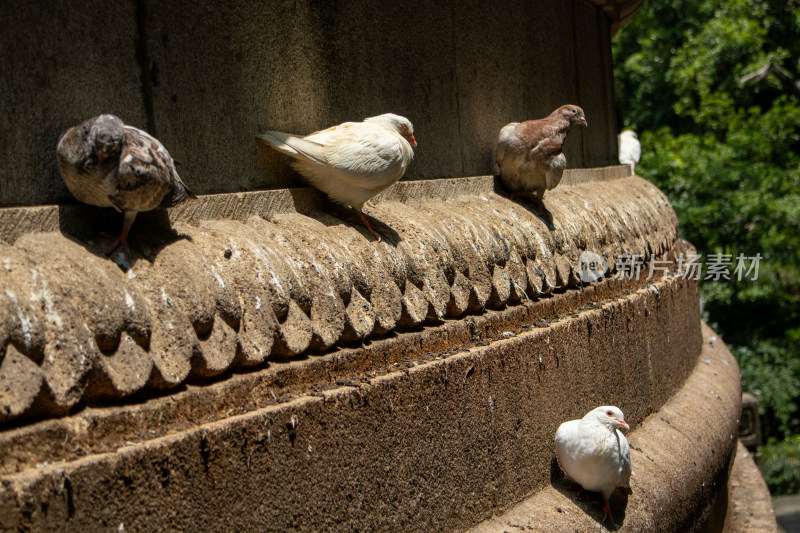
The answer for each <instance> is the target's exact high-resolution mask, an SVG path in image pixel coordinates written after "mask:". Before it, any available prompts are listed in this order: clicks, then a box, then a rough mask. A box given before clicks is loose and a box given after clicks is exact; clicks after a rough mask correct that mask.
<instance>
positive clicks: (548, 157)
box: [495, 105, 587, 215]
mask: <svg viewBox="0 0 800 533" xmlns="http://www.w3.org/2000/svg"><path fill="white" fill-rule="evenodd" d="M576 125H580V126H587V122H586V116H584V114H583V109H581V108H580V107H578V106H576V105H563V106H561V107H559V108H558V109H556V110H555V111H553V112H552V113H550V114H549V115H547V116H546V117H544V118H540V119H538V120H528V121H525V122H512V123H510V124H506V125H505V126H503V128H502V129H501V130H500V134H499V136H498V139H497V150H496V153H495V161H496V162H497V166H498V167H500V179H501V180H502V182H503V185H505V187H506V188H507V189H508V190H509V191H511V193H512V198H513V196H514V195H515V194H516V193H520V192H535V193H536V201H537V202H538V208H539V214H540V215H544V204H543V203H542V198H544V193H545V191H547V190H550V189H553V188H555V187H556V186H558V184H559V183H560V182H561V175H562V174H563V173H564V169H565V168H567V158H566V156H565V155H564V152H563V151H562V149H563V147H564V143H565V142H566V140H567V133H569V130H570V128H572V126H576Z"/></svg>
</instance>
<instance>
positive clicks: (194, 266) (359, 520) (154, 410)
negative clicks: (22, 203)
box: [0, 167, 740, 531]
mask: <svg viewBox="0 0 800 533" xmlns="http://www.w3.org/2000/svg"><path fill="white" fill-rule="evenodd" d="M621 169H624V170H627V167H616V168H606V169H598V170H576V171H570V172H569V173H567V174H566V176H565V182H564V184H563V185H562V186H561V187H559V188H558V189H555V190H554V191H552V192H551V193H550V194H551V195H552V196H548V208H549V210H550V212H551V214H552V217H553V222H552V224H550V225H548V224H545V223H544V222H543V221H542V220H541V219H540V218H538V217H536V216H535V215H533V214H532V212H531V210H530V208H529V206H526V205H524V204H520V203H517V202H512V201H510V200H508V199H507V198H505V197H502V196H499V195H498V194H497V193H496V192H495V190H494V187H495V183H494V180H493V179H492V178H491V177H480V178H466V179H453V180H431V181H422V182H406V183H401V184H398V185H397V186H395V187H393V188H392V189H391V190H389V191H386V193H384V194H382V195H381V196H379V197H378V198H377V199H376V201H375V202H374V204H371V207H370V214H373V215H374V216H376V218H378V219H379V220H381V221H382V222H384V223H387V224H388V225H389V226H390V227H391V228H392V230H393V231H394V234H393V235H392V237H391V238H390V239H388V240H387V241H386V242H382V243H376V242H374V241H373V240H371V239H370V238H369V237H368V236H367V234H366V233H364V232H360V231H358V230H357V229H356V228H355V227H353V226H351V225H348V224H345V223H343V222H342V221H341V220H339V219H337V218H335V216H334V215H333V214H331V213H329V212H327V211H320V210H319V209H318V208H319V206H320V205H328V204H325V203H320V201H321V195H319V194H317V193H315V192H313V191H310V190H305V191H291V192H290V191H274V192H273V191H267V192H258V193H246V194H238V195H221V196H216V197H215V196H211V197H205V198H202V199H200V200H197V201H195V202H190V203H187V204H185V206H182V207H180V208H178V209H174V210H171V211H170V217H171V223H172V226H173V227H174V228H175V229H177V230H178V231H179V233H180V235H183V237H181V236H180V235H177V236H176V235H175V234H172V233H169V232H167V231H165V230H164V229H163V228H162V229H160V230H158V229H157V228H158V226H165V225H166V224H165V223H166V222H167V220H166V218H165V217H164V216H163V214H161V215H159V214H158V213H151V214H150V217H149V218H148V217H147V216H145V217H143V220H142V221H141V222H142V224H141V226H138V225H137V229H138V230H139V236H138V237H136V239H135V240H132V245H133V250H134V252H132V253H131V254H129V255H128V257H127V259H126V260H125V261H120V264H119V265H117V264H115V263H114V262H113V261H111V260H109V259H107V258H105V257H102V256H100V255H97V247H98V243H93V242H88V241H89V240H90V239H92V238H94V237H93V236H94V235H95V233H94V231H92V230H91V229H90V224H89V223H88V222H87V220H88V219H91V216H92V214H93V213H94V211H92V210H89V213H88V214H87V212H86V210H84V209H78V210H77V211H78V213H81V214H82V216H83V218H81V215H79V214H76V213H73V214H71V215H67V214H65V213H67V212H68V211H69V210H70V208H64V207H60V208H56V207H34V208H20V209H6V210H2V211H0V221H5V222H8V221H11V220H20V221H22V227H25V224H32V226H29V227H28V228H27V231H24V232H22V234H14V232H7V233H6V234H5V237H4V238H5V239H6V240H7V241H8V242H9V244H8V245H3V246H2V248H0V252H2V257H1V258H0V259H1V260H0V280H2V282H3V286H4V287H7V288H8V290H6V291H4V292H3V293H2V295H0V297H2V300H0V326H2V328H3V329H1V330H0V333H3V334H4V336H3V337H2V338H0V343H2V346H3V348H4V350H5V355H4V357H3V359H2V363H1V364H0V400H2V401H0V405H2V406H4V408H5V409H4V411H3V412H2V415H3V418H4V420H5V421H4V425H3V427H2V430H0V457H3V460H2V462H0V482H1V483H0V529H15V528H17V527H23V528H26V527H27V528H31V529H36V530H56V529H73V530H101V529H112V528H113V529H118V528H119V525H120V524H123V525H124V527H125V529H126V530H151V529H158V528H165V529H196V528H210V529H214V530H230V529H252V530H263V531H270V530H274V531H285V530H287V529H294V530H300V531H317V530H335V531H356V530H376V531H387V530H391V531H431V530H463V529H466V528H469V527H472V526H474V525H476V524H478V523H479V522H480V521H482V520H484V519H486V518H489V517H490V516H491V515H492V514H493V513H497V512H499V511H501V510H502V509H505V508H507V507H508V505H509V504H511V503H513V502H516V501H519V500H521V499H523V498H524V497H526V496H527V495H529V494H531V493H534V492H541V493H542V494H548V493H551V492H552V491H553V490H555V489H553V488H551V473H552V465H553V448H552V438H553V433H554V431H555V429H556V427H557V426H558V424H559V423H560V422H562V421H564V420H567V419H570V418H574V417H576V416H579V415H581V414H583V413H585V412H586V411H588V410H589V409H590V408H591V407H593V406H596V405H598V404H606V403H614V404H617V405H620V406H621V407H622V408H623V409H624V412H625V414H626V418H627V419H628V420H629V421H630V422H631V424H632V426H633V427H634V428H635V431H634V433H633V434H632V440H633V442H634V443H635V445H636V446H637V448H638V449H639V450H647V451H646V452H641V451H637V453H636V459H635V460H636V461H637V463H636V464H635V467H634V469H635V470H636V469H637V468H639V466H641V467H642V468H641V469H642V471H643V472H644V473H645V475H646V476H647V479H646V480H643V482H642V483H641V484H638V485H637V484H635V485H634V490H635V492H634V493H633V494H632V495H631V496H630V497H629V500H628V502H629V504H628V507H627V508H626V509H629V512H630V515H629V517H628V518H626V520H629V521H630V522H631V523H632V524H640V525H642V524H645V525H648V527H649V525H653V524H657V525H658V527H659V528H661V529H662V530H664V531H670V530H680V528H681V527H683V526H684V525H685V524H686V523H687V520H691V519H692V518H693V517H694V518H697V519H701V518H702V517H704V516H706V515H707V514H709V513H710V511H711V509H712V507H713V506H714V504H715V502H718V501H720V500H718V496H719V490H717V489H718V487H720V486H721V485H720V483H722V484H724V483H723V482H724V480H725V478H726V476H727V465H728V464H729V461H730V459H731V458H732V454H733V449H734V448H733V445H732V444H731V443H732V442H733V441H732V440H731V436H733V437H734V438H735V428H736V414H735V413H737V412H738V411H737V409H738V404H734V403H733V402H734V400H732V399H736V401H737V402H738V398H739V397H740V392H739V383H738V371H737V369H736V365H735V362H733V360H732V359H731V358H730V356H729V354H728V355H727V356H725V357H722V356H718V357H717V356H715V358H711V362H710V364H711V367H710V368H708V367H707V364H706V363H705V362H704V361H703V359H702V358H708V357H709V356H708V354H707V353H706V352H703V354H701V344H702V337H701V332H700V325H701V323H700V315H699V305H698V298H699V295H698V290H697V284H696V282H693V281H687V280H683V279H681V278H680V277H678V276H675V275H674V274H670V275H668V276H667V277H664V278H661V277H659V278H658V279H651V280H646V279H644V277H643V278H642V279H640V280H635V279H633V280H624V279H613V278H614V275H613V274H614V271H613V269H612V270H611V271H609V273H608V275H607V276H606V278H604V279H602V280H601V281H599V282H597V283H592V284H583V283H580V282H579V280H578V272H577V268H578V267H577V264H576V259H577V256H578V254H579V253H580V252H581V251H583V250H587V249H588V250H595V251H598V252H600V253H602V254H604V255H605V257H606V259H607V261H608V262H609V263H610V264H612V265H613V264H614V263H615V260H616V257H618V255H619V254H621V253H636V254H641V255H642V257H643V258H644V259H645V260H647V258H649V257H651V256H654V255H655V256H658V257H659V258H661V257H663V254H666V257H667V258H670V259H674V258H675V257H676V254H678V253H681V252H685V251H688V250H689V249H690V247H689V245H688V244H687V243H685V241H682V240H680V239H678V236H677V222H676V218H675V213H674V212H673V211H672V209H671V207H670V206H669V203H668V202H667V201H666V199H665V198H664V196H663V194H662V193H661V192H660V191H659V190H658V189H657V188H655V187H654V186H653V185H652V184H649V183H648V182H646V181H644V180H641V179H640V178H636V177H624V176H622V175H620V173H619V170H621ZM592 178H594V179H592ZM298 211H299V212H298ZM25 213H33V215H32V216H31V217H26V216H25ZM32 221H33V222H32ZM81 221H83V222H81ZM48 224H54V225H55V226H53V227H48ZM137 224H138V222H137ZM60 225H61V226H60ZM4 226H14V227H18V226H20V225H19V224H4ZM34 226H35V227H38V228H39V231H41V232H39V233H36V232H30V230H31V229H32V228H33V227H34ZM59 226H60V227H61V230H62V232H66V231H67V230H69V231H70V232H73V233H72V235H74V236H70V235H69V234H68V233H56V232H52V231H48V230H52V229H57V228H59ZM73 239H74V240H73ZM118 260H119V257H118ZM120 267H122V268H120ZM359 339H363V342H359ZM717 344H721V343H717ZM708 349H710V348H708V347H706V350H708ZM708 353H710V352H708ZM699 358H701V359H699ZM712 374H714V376H712ZM695 375H701V376H703V377H702V379H701V381H700V383H701V385H702V387H700V388H698V387H696V386H694V387H691V386H689V385H690V384H691V383H692V380H693V379H695V378H693V377H690V376H695ZM687 378H689V381H688V382H687V381H686V380H687ZM712 385H713V387H717V388H718V389H719V390H717V389H714V394H717V395H718V396H714V395H713V394H712V393H709V392H708V390H707V389H708V388H709V387H712ZM687 387H689V389H687ZM684 391H688V392H684ZM705 394H711V396H709V397H708V399H706V396H702V395H705ZM687 395H688V396H687ZM698 395H700V396H698ZM687 398H690V399H688V400H687ZM692 398H693V399H692ZM109 404H110V405H109ZM672 404H677V405H678V406H679V410H680V409H682V410H681V411H680V412H681V413H682V414H686V416H687V417H688V420H687V423H689V424H690V425H689V426H685V425H680V427H678V426H679V423H680V424H684V421H680V422H679V421H676V422H675V426H676V428H677V429H676V430H675V431H673V432H669V433H668V434H665V433H663V432H662V433H658V432H656V433H653V432H652V431H650V430H649V429H646V428H648V427H653V426H652V424H653V423H655V424H656V425H658V424H660V426H658V427H662V426H664V427H666V426H668V425H669V423H663V421H662V419H663V417H664V416H667V415H669V414H670V413H674V412H675V410H674V408H673V407H669V408H668V409H667V410H666V411H665V410H664V409H665V407H664V406H665V405H672ZM718 406H719V407H718ZM669 416H672V415H669ZM647 421H655V422H651V424H650V425H649V426H648V425H647V424H648V422H647ZM640 424H641V425H642V429H644V430H645V431H643V432H641V433H639V432H640V430H639V429H636V428H637V427H638V426H639V425H640ZM681 428H684V429H681ZM686 428H690V429H692V431H689V430H687V429H686ZM662 429H663V428H662ZM731 432H733V433H731ZM640 434H641V435H648V436H647V437H643V438H642V440H641V441H638V440H636V436H637V435H640ZM663 439H667V440H668V441H669V442H670V446H671V448H670V450H672V452H670V453H662V454H661V455H656V452H655V451H653V450H654V449H657V448H658V446H659V443H660V442H661V440H663ZM698 443H700V445H701V446H702V447H703V449H702V450H699V451H698V450H695V452H693V453H695V455H698V457H700V456H703V454H704V453H705V452H706V451H707V452H708V454H706V455H705V457H706V459H698V460H696V462H697V463H698V464H697V466H696V467H695V468H692V469H687V471H685V472H682V474H681V476H680V477H679V478H678V480H677V481H680V483H677V482H676V480H675V479H673V478H674V477H675V473H674V469H673V467H672V466H671V465H673V462H674V460H675V456H676V454H681V453H683V452H684V451H685V447H688V446H697V445H698ZM676 450H677V451H676ZM693 457H694V456H693ZM651 460H652V461H653V462H654V466H652V467H651V466H649V465H645V464H644V462H645V461H651ZM637 465H638V466H637ZM653 476H655V477H653ZM637 483H638V480H637ZM657 487H660V488H658V489H656V488H657ZM653 490H659V491H660V492H658V493H654V492H652V491H653ZM678 494H680V497H678V496H677V495H678ZM659 498H660V499H659ZM656 499H659V500H658V501H663V502H669V505H667V504H663V505H662V504H659V505H650V502H652V501H655V500H656ZM682 502H683V504H684V506H683V507H681V511H680V512H677V511H675V505H679V506H680V505H681V503H682ZM614 505H616V506H617V507H619V505H620V504H619V502H618V501H617V502H615V503H614ZM623 506H624V502H623ZM553 512H555V511H553ZM593 512H594V511H593V510H588V511H586V512H585V514H584V515H582V516H581V517H573V518H576V519H577V522H575V520H573V519H572V518H571V519H570V520H566V521H564V522H563V524H562V525H564V526H565V527H567V526H571V525H573V524H574V523H578V524H584V525H585V524H587V523H588V524H593V523H594V520H595V519H596V516H595V515H594V514H593ZM626 513H627V511H626ZM626 516H627V515H626ZM676 528H677V529H676ZM562 529H563V528H562ZM555 530H558V529H555Z"/></svg>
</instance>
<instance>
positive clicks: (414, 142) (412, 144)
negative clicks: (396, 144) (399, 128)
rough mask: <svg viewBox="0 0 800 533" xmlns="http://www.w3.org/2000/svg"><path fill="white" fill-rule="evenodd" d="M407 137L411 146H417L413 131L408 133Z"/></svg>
mask: <svg viewBox="0 0 800 533" xmlns="http://www.w3.org/2000/svg"><path fill="white" fill-rule="evenodd" d="M407 138H408V142H410V143H411V146H413V147H414V148H416V147H417V140H416V139H415V138H414V134H413V133H409V134H408V137H407Z"/></svg>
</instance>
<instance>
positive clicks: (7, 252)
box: [0, 171, 678, 422]
mask: <svg viewBox="0 0 800 533" xmlns="http://www.w3.org/2000/svg"><path fill="white" fill-rule="evenodd" d="M587 172H588V171H587ZM600 174H601V175H602V174H603V172H600ZM492 184H493V181H492V179H491V178H488V177H487V178H475V179H461V180H436V181H431V182H422V183H420V184H418V186H414V184H405V185H403V186H401V187H398V190H397V191H395V192H394V193H393V194H394V195H395V198H397V197H402V198H403V201H398V200H393V199H392V196H391V195H387V196H383V197H382V198H379V199H378V201H377V202H376V203H375V204H374V205H375V207H374V208H373V210H372V214H373V215H374V216H376V218H378V219H379V220H380V221H382V222H383V223H385V224H388V226H389V227H390V228H391V229H392V233H393V235H392V236H391V237H389V238H387V239H386V240H385V242H381V243H377V242H375V241H374V240H373V239H371V237H370V238H368V237H366V236H365V235H368V234H367V233H366V230H365V229H364V228H363V227H361V226H358V227H356V226H353V225H350V224H345V223H343V222H342V221H341V220H339V219H337V218H334V217H333V216H331V215H330V214H328V213H326V212H319V211H312V212H311V213H310V214H309V215H303V214H300V213H297V212H286V213H277V214H272V215H270V216H268V217H267V218H263V217H261V216H249V217H248V218H247V219H246V222H239V221H236V220H204V221H200V222H198V223H197V225H191V224H188V223H182V222H175V223H174V224H173V227H174V229H175V230H177V232H178V235H175V234H174V233H169V232H165V231H164V229H163V228H162V229H161V230H160V231H159V230H158V229H156V228H154V227H153V226H148V224H147V222H146V221H145V220H143V221H142V222H141V224H139V223H138V221H137V226H135V230H136V232H137V233H136V234H135V236H134V237H133V238H132V240H131V242H132V243H133V250H132V253H131V254H125V256H124V259H123V256H122V255H119V256H118V260H119V261H120V264H121V266H122V267H123V268H120V266H119V265H117V264H116V263H114V262H113V261H111V260H109V259H107V258H105V257H104V256H102V253H101V250H102V247H103V244H102V243H98V242H92V241H86V242H84V240H83V239H84V238H88V239H92V238H94V237H95V236H94V235H92V233H91V232H90V233H88V235H86V234H84V235H81V236H80V237H81V238H80V240H75V239H74V238H72V237H71V236H70V235H67V234H65V233H29V234H26V235H23V236H21V237H20V238H18V239H17V240H16V241H15V242H14V244H13V245H10V244H9V245H4V244H2V243H0V279H1V280H2V285H3V287H4V289H5V290H4V292H3V293H0V323H2V324H3V325H4V327H3V328H2V330H0V335H1V336H0V348H1V349H2V351H3V353H5V354H6V355H7V357H4V358H3V360H2V363H0V400H2V401H0V406H2V407H3V409H2V411H0V421H6V422H7V421H11V420H14V419H16V418H18V417H20V416H28V417H38V416H47V415H58V414H63V413H64V412H66V411H68V410H70V409H72V408H74V407H76V406H78V405H91V404H95V403H98V402H105V401H108V400H111V399H115V400H119V399H122V398H127V397H130V396H132V395H135V394H137V393H141V392H144V391H158V390H163V389H171V388H174V387H178V386H180V385H183V384H185V383H186V382H188V381H193V380H198V379H205V378H210V377H213V376H217V375H220V374H223V373H224V372H226V371H229V370H231V369H235V368H238V369H244V368H246V367H249V366H253V365H262V364H264V362H265V361H266V360H268V359H269V360H272V361H277V360H283V359H290V358H296V357H298V356H302V355H305V354H319V353H324V352H325V351H327V350H330V349H333V348H334V347H336V346H338V345H342V344H347V343H358V342H362V341H363V340H365V339H370V338H376V337H381V336H384V335H386V334H388V333H389V332H395V331H404V330H409V329H414V328H418V327H421V326H422V325H426V324H429V325H435V324H440V323H441V322H442V321H443V320H445V319H453V318H459V317H462V316H464V315H466V314H480V313H483V312H485V310H486V309H502V308H504V307H505V306H507V305H519V304H520V303H521V302H522V301H524V300H527V299H539V298H542V297H545V296H547V295H548V294H550V293H551V292H552V291H553V290H554V289H555V288H557V287H560V288H561V290H563V289H564V288H568V287H569V288H572V287H578V286H579V285H580V284H581V282H580V279H579V274H578V265H577V261H578V256H579V254H580V253H581V252H583V251H584V250H591V251H595V252H597V253H599V254H602V255H603V256H604V257H605V259H606V261H607V262H608V264H609V265H612V269H611V270H610V271H609V272H608V275H609V276H610V275H611V274H612V272H613V265H615V263H616V259H617V257H618V256H619V255H620V254H623V253H635V254H639V255H641V256H642V257H643V258H645V260H646V259H647V258H649V257H650V256H658V257H661V256H662V255H663V254H666V253H667V252H674V250H673V248H674V245H675V244H676V242H677V238H678V237H677V222H676V218H675V213H674V212H673V210H672V208H671V207H670V205H669V203H668V202H667V200H666V198H665V197H664V196H663V194H662V193H661V192H660V191H659V190H658V189H657V188H655V187H654V186H653V185H652V184H650V183H648V182H647V181H645V180H642V179H640V178H636V177H630V178H622V179H617V180H610V181H595V182H586V183H577V184H574V185H564V186H562V187H560V188H558V189H556V190H554V191H552V192H551V193H550V195H548V208H549V209H550V212H551V213H552V217H553V223H552V225H551V226H552V230H551V229H549V228H548V226H547V225H546V224H545V222H544V221H543V220H542V219H540V218H538V217H537V216H535V215H534V214H533V213H532V212H531V210H530V208H529V206H527V205H525V204H520V203H517V202H512V201H510V200H508V199H507V198H505V197H502V196H499V195H497V194H495V193H494V192H492V191H491V189H490V187H491V185H492ZM482 187H483V188H484V189H483V190H484V192H481V193H475V192H474V191H475V190H476V189H481V188H482ZM433 190H436V191H438V193H436V192H432V191H433ZM462 193H463V194H462ZM262 194H264V195H269V194H270V193H262ZM276 194H278V195H281V194H282V193H280V192H279V193H276ZM143 218H146V217H143ZM157 220H158V219H157V218H156V219H155V221H157ZM68 229H69V228H66V229H64V230H62V231H66V230H68ZM151 230H152V231H151ZM78 233H79V234H80V231H79V232H78ZM137 252H138V254H137ZM139 254H141V255H139ZM606 341H607V340H604V339H601V340H600V341H598V342H606ZM662 349H665V348H664V347H663V345H661V344H657V345H656V346H654V347H653V350H655V351H658V350H662ZM652 366H653V367H654V368H653V371H654V372H656V373H658V375H661V376H667V375H669V374H671V373H672V372H674V371H675V366H674V361H672V360H671V359H669V358H665V359H663V360H662V359H658V360H655V361H653V363H652ZM657 396H658V395H657ZM657 401H661V399H660V398H659V399H658V400H657Z"/></svg>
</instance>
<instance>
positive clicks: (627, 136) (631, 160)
mask: <svg viewBox="0 0 800 533" xmlns="http://www.w3.org/2000/svg"><path fill="white" fill-rule="evenodd" d="M617 143H618V144H619V162H620V164H621V165H630V166H631V172H633V171H634V170H636V164H637V163H638V162H639V160H640V159H641V157H642V145H641V143H640V142H639V136H638V135H636V132H635V131H633V130H625V131H623V132H622V133H620V134H619V135H617Z"/></svg>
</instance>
